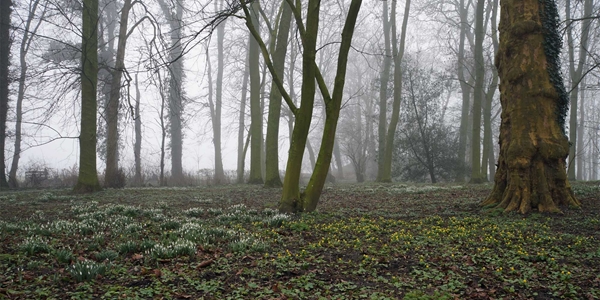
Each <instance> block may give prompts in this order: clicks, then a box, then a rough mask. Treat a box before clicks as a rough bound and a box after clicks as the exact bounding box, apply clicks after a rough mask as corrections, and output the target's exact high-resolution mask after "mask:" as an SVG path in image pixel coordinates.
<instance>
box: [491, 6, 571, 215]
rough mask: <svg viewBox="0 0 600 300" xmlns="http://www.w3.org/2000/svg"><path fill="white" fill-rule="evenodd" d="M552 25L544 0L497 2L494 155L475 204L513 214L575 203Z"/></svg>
mask: <svg viewBox="0 0 600 300" xmlns="http://www.w3.org/2000/svg"><path fill="white" fill-rule="evenodd" d="M557 26H558V12H557V10H556V5H555V3H554V1H552V0H549V1H539V0H501V15H500V28H499V29H500V49H499V53H498V56H497V60H496V66H497V67H498V74H499V76H500V79H501V82H502V84H501V85H500V102H501V104H502V123H501V126H500V157H499V159H498V166H499V167H498V172H497V173H496V177H495V185H494V189H493V190H492V193H491V194H490V195H489V196H488V198H487V199H486V200H485V201H484V202H483V205H493V206H496V207H499V208H501V209H504V210H505V211H519V212H521V213H528V212H529V211H531V210H532V209H537V210H538V211H540V212H544V211H546V212H558V211H560V210H559V208H558V207H559V206H561V205H573V206H579V205H580V203H579V201H578V200H577V199H575V197H574V195H573V192H572V190H571V186H570V184H569V181H568V179H567V176H566V175H567V174H566V171H565V167H566V166H565V162H566V161H565V160H566V157H567V155H568V151H569V141H568V140H567V138H566V136H565V133H564V118H565V115H566V113H567V109H568V108H567V107H568V98H567V95H566V92H565V89H564V86H563V83H562V78H561V76H560V71H559V70H560V63H559V58H558V55H559V52H560V46H561V45H560V44H561V41H560V35H559V34H558V31H557ZM545 46H546V48H545Z"/></svg>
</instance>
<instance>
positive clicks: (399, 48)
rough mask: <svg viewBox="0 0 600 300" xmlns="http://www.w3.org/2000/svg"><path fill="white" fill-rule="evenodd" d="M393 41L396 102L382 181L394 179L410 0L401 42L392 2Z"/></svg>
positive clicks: (404, 19)
mask: <svg viewBox="0 0 600 300" xmlns="http://www.w3.org/2000/svg"><path fill="white" fill-rule="evenodd" d="M392 5H393V6H392V41H393V49H394V50H393V52H394V103H393V104H392V117H391V119H390V126H389V127H388V129H387V135H386V140H385V151H384V152H383V172H382V173H381V178H380V180H379V181H381V182H391V181H392V154H393V152H394V137H395V136H396V127H397V126H398V121H399V119H400V102H401V100H402V58H403V57H404V48H405V41H406V28H407V26H408V15H409V12H410V0H407V1H406V4H405V5H406V6H405V7H404V16H403V20H402V33H401V36H400V44H398V43H397V41H396V25H395V24H396V17H395V15H396V1H393V4H392Z"/></svg>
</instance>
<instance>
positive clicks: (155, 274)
mask: <svg viewBox="0 0 600 300" xmlns="http://www.w3.org/2000/svg"><path fill="white" fill-rule="evenodd" d="M152 272H153V273H154V276H156V277H161V276H162V272H161V271H160V269H154V270H152Z"/></svg>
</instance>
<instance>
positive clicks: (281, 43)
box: [265, 1, 292, 187]
mask: <svg viewBox="0 0 600 300" xmlns="http://www.w3.org/2000/svg"><path fill="white" fill-rule="evenodd" d="M281 5H282V6H283V8H282V12H281V17H280V20H279V25H278V29H277V39H276V41H277V46H276V48H275V53H274V54H273V67H274V68H275V72H276V73H277V74H278V75H279V77H280V78H283V71H284V67H285V56H286V52H287V43H288V37H289V32H290V23H291V21H292V8H291V7H290V6H289V5H288V4H287V3H286V2H285V1H283V2H282V4H281ZM271 38H275V37H271ZM281 98H282V96H281V93H280V92H279V89H278V88H277V86H276V85H275V83H271V93H270V97H269V117H268V118H269V119H268V121H267V140H266V156H267V157H268V158H269V159H267V160H266V172H265V186H266V187H281V186H282V185H283V183H282V182H281V178H280V177H279V119H280V117H281Z"/></svg>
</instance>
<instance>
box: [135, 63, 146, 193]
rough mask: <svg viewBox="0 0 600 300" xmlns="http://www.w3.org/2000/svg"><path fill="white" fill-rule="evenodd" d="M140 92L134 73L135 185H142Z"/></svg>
mask: <svg viewBox="0 0 600 300" xmlns="http://www.w3.org/2000/svg"><path fill="white" fill-rule="evenodd" d="M141 99H142V94H141V93H140V85H139V81H138V74H137V73H136V74H135V112H134V113H135V124H134V126H135V144H134V145H133V158H134V161H135V176H134V178H133V182H134V184H135V185H137V186H141V185H143V183H144V182H143V180H142V117H141V115H140V102H141Z"/></svg>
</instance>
